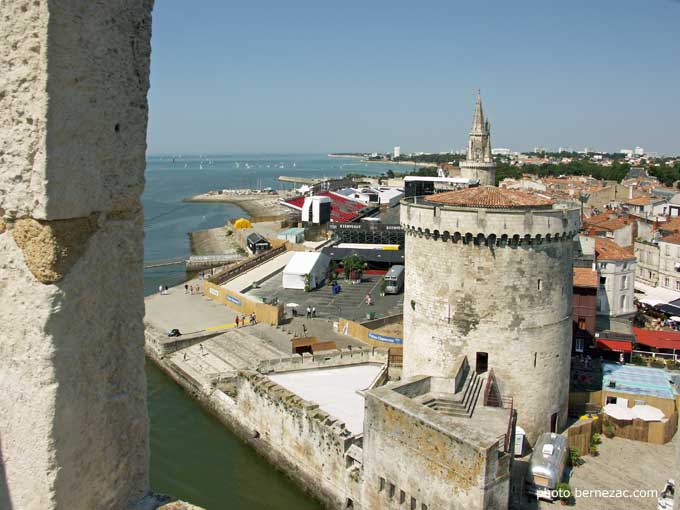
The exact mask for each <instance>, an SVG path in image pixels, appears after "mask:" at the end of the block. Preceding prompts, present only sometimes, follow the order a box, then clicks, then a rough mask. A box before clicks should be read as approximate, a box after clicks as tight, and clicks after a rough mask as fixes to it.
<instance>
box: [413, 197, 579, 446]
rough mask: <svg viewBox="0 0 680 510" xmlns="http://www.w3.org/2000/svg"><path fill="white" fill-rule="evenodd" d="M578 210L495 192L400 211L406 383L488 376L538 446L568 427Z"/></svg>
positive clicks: (416, 203)
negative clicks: (463, 361)
mask: <svg viewBox="0 0 680 510" xmlns="http://www.w3.org/2000/svg"><path fill="white" fill-rule="evenodd" d="M578 221H579V213H578V209H577V208H576V207H571V206H560V205H557V204H554V203H553V202H552V201H551V200H549V199H547V198H543V197H540V196H537V195H529V194H526V193H520V192H516V191H510V190H505V189H500V188H496V187H492V186H481V187H477V188H467V189H463V190H458V191H451V192H447V193H440V194H437V195H432V196H429V197H427V200H425V198H424V197H423V198H419V197H416V198H415V199H409V200H408V201H404V202H402V205H401V223H402V225H403V227H404V229H405V231H406V243H405V244H406V262H407V263H406V289H405V295H404V375H405V376H406V377H410V376H414V375H419V374H422V375H432V376H440V377H452V376H453V375H454V369H455V366H456V361H457V360H458V359H460V357H461V356H464V355H466V356H467V358H468V361H469V363H470V365H471V366H472V367H474V368H475V369H476V370H477V371H478V372H479V373H483V374H486V376H488V374H489V373H490V372H491V370H493V374H494V377H495V379H496V382H497V387H498V389H499V390H500V393H501V397H512V398H513V399H514V406H515V408H516V409H517V411H518V424H519V425H520V426H522V427H523V428H524V429H525V430H526V431H527V434H528V438H529V440H530V441H532V442H533V441H534V440H535V439H536V437H537V436H538V434H539V433H541V432H545V431H549V430H550V429H551V428H552V429H559V428H562V427H563V426H564V425H565V424H566V419H567V403H568V394H569V364H570V349H571V327H572V326H571V303H572V260H573V254H572V252H573V248H572V243H573V242H572V238H573V237H574V235H575V234H576V232H577V230H578Z"/></svg>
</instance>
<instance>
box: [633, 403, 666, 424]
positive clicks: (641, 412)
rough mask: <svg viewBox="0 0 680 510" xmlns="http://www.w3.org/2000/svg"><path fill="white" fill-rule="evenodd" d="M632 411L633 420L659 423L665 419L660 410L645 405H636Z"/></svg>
mask: <svg viewBox="0 0 680 510" xmlns="http://www.w3.org/2000/svg"><path fill="white" fill-rule="evenodd" d="M632 411H633V418H637V419H639V420H644V421H661V420H663V419H664V418H665V417H666V416H665V415H664V414H663V411H662V410H661V409H658V408H656V407H654V406H650V405H647V404H643V405H637V406H635V407H633V409H632Z"/></svg>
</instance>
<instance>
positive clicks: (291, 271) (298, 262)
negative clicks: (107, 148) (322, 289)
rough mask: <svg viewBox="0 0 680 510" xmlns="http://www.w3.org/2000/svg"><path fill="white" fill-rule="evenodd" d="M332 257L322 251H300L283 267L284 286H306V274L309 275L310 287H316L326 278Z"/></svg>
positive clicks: (294, 287)
mask: <svg viewBox="0 0 680 510" xmlns="http://www.w3.org/2000/svg"><path fill="white" fill-rule="evenodd" d="M330 261H331V259H330V258H329V257H328V256H327V255H324V254H323V253H321V252H316V251H309V252H298V253H296V254H295V255H293V258H292V259H290V261H289V262H288V264H287V265H286V267H285V268H284V269H283V288H284V289H299V290H304V288H305V275H309V287H310V289H315V288H316V287H317V286H318V285H320V284H321V283H322V282H323V281H324V279H325V278H326V273H327V272H328V265H329V264H330Z"/></svg>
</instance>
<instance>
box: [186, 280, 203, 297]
mask: <svg viewBox="0 0 680 510" xmlns="http://www.w3.org/2000/svg"><path fill="white" fill-rule="evenodd" d="M189 292H191V294H193V295H196V294H200V293H201V286H200V285H199V284H196V285H193V284H192V285H189V284H188V283H185V284H184V293H185V294H189Z"/></svg>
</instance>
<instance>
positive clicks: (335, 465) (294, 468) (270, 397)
mask: <svg viewBox="0 0 680 510" xmlns="http://www.w3.org/2000/svg"><path fill="white" fill-rule="evenodd" d="M220 393H221V392H220ZM219 401H220V403H221V405H222V412H224V413H227V414H229V415H230V416H231V417H232V419H234V420H236V421H237V422H238V423H239V426H240V427H242V428H244V429H246V430H248V431H250V435H251V437H252V441H253V442H254V443H258V448H259V449H264V450H272V451H274V452H276V456H277V457H283V458H285V459H286V464H287V465H288V469H287V472H288V473H289V475H291V476H294V477H295V478H298V479H306V480H313V483H314V485H315V487H313V488H309V490H311V491H313V492H314V493H315V495H316V496H318V497H321V499H322V500H324V501H326V502H327V503H329V504H330V506H331V507H332V508H344V506H345V503H346V499H347V498H350V499H352V500H353V501H354V502H356V503H357V505H356V506H355V508H360V506H358V502H359V497H360V482H361V477H360V471H358V470H354V471H353V470H352V469H351V466H350V468H348V466H347V459H346V457H345V453H346V452H347V450H348V448H349V447H350V445H351V444H352V443H353V439H352V437H351V434H350V432H349V430H347V429H346V428H345V425H344V423H342V422H340V421H339V420H338V419H337V418H334V417H333V416H330V415H329V414H328V413H326V412H324V411H322V410H321V409H319V406H318V404H316V403H314V402H310V401H307V400H304V399H302V398H300V397H299V396H297V395H295V394H294V393H292V392H290V391H288V390H287V389H285V388H283V387H282V386H280V385H278V384H276V383H275V382H273V381H272V380H271V379H269V378H268V377H266V376H264V375H261V374H259V373H257V372H248V371H244V372H241V373H240V374H239V376H238V377H237V378H236V379H235V381H234V385H233V387H232V389H231V390H229V391H227V392H226V393H221V395H220V400H219Z"/></svg>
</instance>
